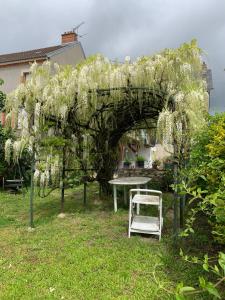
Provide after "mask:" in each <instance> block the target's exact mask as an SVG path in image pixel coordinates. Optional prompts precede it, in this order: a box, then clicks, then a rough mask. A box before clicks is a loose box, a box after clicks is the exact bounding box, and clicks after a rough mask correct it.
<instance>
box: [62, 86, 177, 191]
mask: <svg viewBox="0 0 225 300" xmlns="http://www.w3.org/2000/svg"><path fill="white" fill-rule="evenodd" d="M115 90H117V91H119V92H120V98H121V100H120V101H118V102H117V103H116V105H115V103H114V102H113V101H112V102H110V101H107V104H106V103H105V102H106V101H101V98H105V97H109V96H110V93H111V92H112V91H115ZM93 92H94V93H97V97H98V103H102V104H100V105H99V106H98V107H97V108H96V110H95V111H94V113H93V114H92V115H90V117H89V120H88V121H87V122H86V123H79V120H77V119H76V114H75V113H74V112H73V110H72V111H71V113H70V114H69V118H68V121H69V124H74V127H73V129H72V130H75V131H74V133H75V135H78V134H77V130H78V131H80V128H84V129H85V131H86V132H88V133H89V134H90V136H92V141H93V143H92V149H90V152H91V153H92V154H94V158H93V159H92V166H93V168H94V169H95V170H96V172H97V176H96V180H97V181H99V183H100V185H101V187H102V189H103V191H107V188H108V181H109V180H110V179H111V178H112V176H113V172H114V170H115V168H116V165H117V159H116V150H117V147H118V143H119V140H120V139H121V137H122V136H123V135H124V134H125V133H126V132H127V131H130V130H132V129H133V128H134V127H135V126H136V125H137V124H138V123H141V122H143V121H144V120H148V121H151V122H154V127H156V126H157V120H158V117H159V114H160V113H161V112H162V110H163V108H164V107H165V106H167V107H168V108H169V109H170V110H171V111H172V110H173V109H174V99H173V97H172V96H169V95H168V94H167V93H166V92H165V91H163V89H162V90H155V89H153V88H149V87H132V86H131V85H129V81H128V85H127V87H120V88H113V89H98V90H96V91H93ZM91 93H92V91H89V95H91Z"/></svg>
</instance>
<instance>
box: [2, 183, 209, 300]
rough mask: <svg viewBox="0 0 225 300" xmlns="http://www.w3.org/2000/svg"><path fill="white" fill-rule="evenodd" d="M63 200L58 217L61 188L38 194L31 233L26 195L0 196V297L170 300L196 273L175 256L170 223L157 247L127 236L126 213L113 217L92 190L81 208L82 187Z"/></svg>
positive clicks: (143, 238)
mask: <svg viewBox="0 0 225 300" xmlns="http://www.w3.org/2000/svg"><path fill="white" fill-rule="evenodd" d="M65 200H66V202H65V213H66V216H65V218H59V217H58V214H59V207H60V205H59V192H58V191H55V192H54V193H53V194H51V195H50V196H48V197H47V198H45V199H41V198H39V197H38V196H36V199H35V204H34V209H35V214H34V216H35V230H34V231H29V230H28V208H29V194H25V195H23V194H17V195H13V194H9V193H6V192H1V193H0V268H1V271H0V299H1V300H4V299H23V300H26V299H29V300H34V299H85V300H88V299H104V300H107V299H151V300H153V299H160V300H163V299H174V297H173V296H172V295H171V294H170V293H169V292H168V291H174V289H175V287H176V285H177V283H178V282H180V281H184V282H185V284H187V283H189V284H193V281H192V280H193V277H195V278H196V276H197V277H198V275H199V274H200V270H199V269H198V267H196V266H194V267H193V266H192V265H190V268H189V266H188V265H187V264H185V263H184V262H183V261H182V260H181V259H180V258H179V255H178V254H177V253H176V254H175V253H174V252H173V248H172V246H171V238H170V235H171V224H170V221H169V220H168V219H165V230H164V233H163V238H162V241H161V242H158V239H157V238H154V237H149V236H147V237H146V236H141V235H133V236H132V237H131V239H128V238H127V223H128V209H127V208H120V209H119V211H118V213H116V214H115V213H114V212H113V201H112V199H111V198H109V199H104V200H100V199H99V197H98V193H97V187H96V185H94V184H92V185H91V186H90V187H89V192H88V204H87V207H86V208H84V206H83V204H82V189H81V187H80V188H77V189H74V190H72V189H71V190H66V199H65ZM167 200H168V202H169V199H168V197H165V200H164V201H167ZM119 205H120V206H121V204H119ZM187 267H188V269H187ZM192 299H193V298H192ZM196 299H203V298H196Z"/></svg>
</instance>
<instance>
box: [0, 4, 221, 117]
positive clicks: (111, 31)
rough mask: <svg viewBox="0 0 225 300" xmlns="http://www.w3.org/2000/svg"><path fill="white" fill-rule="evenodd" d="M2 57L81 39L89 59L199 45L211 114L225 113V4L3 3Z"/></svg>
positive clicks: (1, 27) (146, 53)
mask: <svg viewBox="0 0 225 300" xmlns="http://www.w3.org/2000/svg"><path fill="white" fill-rule="evenodd" d="M0 12H1V17H0V24H1V26H0V41H1V42H0V53H1V54H3V53H10V52H16V51H22V50H30V49H33V48H41V47H46V46H50V45H56V44H59V43H60V35H61V33H63V32H64V31H68V30H71V29H72V28H73V27H75V26H76V25H78V24H79V23H81V22H82V21H84V22H85V24H84V25H83V26H81V27H80V30H79V34H81V35H82V34H86V33H87V35H85V36H83V37H82V38H80V41H81V43H82V45H83V48H84V51H85V53H86V55H87V56H88V55H90V54H94V53H102V54H104V55H106V56H108V57H109V58H110V59H116V58H117V59H119V60H123V59H124V57H125V56H126V55H130V56H131V58H132V59H135V58H136V57H137V56H141V55H148V54H152V53H154V52H156V51H160V50H162V49H164V48H169V47H178V46H179V45H180V44H181V43H183V42H187V41H190V40H191V39H192V38H196V39H197V40H198V43H199V46H200V47H201V48H202V49H203V50H204V51H205V60H206V62H207V64H208V65H209V67H210V68H211V69H212V72H213V84H214V91H213V92H212V99H211V111H212V112H215V111H225V96H224V93H225V72H224V68H225V0H80V1H78V0H61V1H60V0H0Z"/></svg>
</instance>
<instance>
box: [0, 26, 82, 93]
mask: <svg viewBox="0 0 225 300" xmlns="http://www.w3.org/2000/svg"><path fill="white" fill-rule="evenodd" d="M77 37H78V35H77V33H76V32H75V31H69V32H65V33H63V34H62V36H61V44H60V45H56V46H51V47H47V48H40V49H34V50H29V51H23V52H17V53H10V54H2V55H0V78H1V79H3V80H4V84H3V85H2V86H1V90H2V91H3V92H4V93H6V94H7V93H9V92H11V91H12V90H14V89H15V88H16V87H17V85H18V84H19V83H21V82H25V81H26V78H27V77H28V76H29V69H30V65H31V64H32V63H33V62H37V63H39V64H41V63H43V62H44V61H46V60H49V61H51V62H53V63H58V64H59V65H76V64H78V63H79V62H81V61H82V60H83V59H85V54H84V50H83V48H82V45H81V43H80V42H79V41H78V39H77Z"/></svg>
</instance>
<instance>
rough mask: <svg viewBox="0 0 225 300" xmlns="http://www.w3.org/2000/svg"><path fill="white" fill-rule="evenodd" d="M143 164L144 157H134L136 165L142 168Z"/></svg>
mask: <svg viewBox="0 0 225 300" xmlns="http://www.w3.org/2000/svg"><path fill="white" fill-rule="evenodd" d="M144 164H145V158H144V157H143V156H137V157H136V167H138V168H144Z"/></svg>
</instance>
